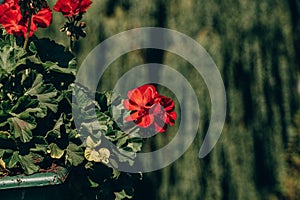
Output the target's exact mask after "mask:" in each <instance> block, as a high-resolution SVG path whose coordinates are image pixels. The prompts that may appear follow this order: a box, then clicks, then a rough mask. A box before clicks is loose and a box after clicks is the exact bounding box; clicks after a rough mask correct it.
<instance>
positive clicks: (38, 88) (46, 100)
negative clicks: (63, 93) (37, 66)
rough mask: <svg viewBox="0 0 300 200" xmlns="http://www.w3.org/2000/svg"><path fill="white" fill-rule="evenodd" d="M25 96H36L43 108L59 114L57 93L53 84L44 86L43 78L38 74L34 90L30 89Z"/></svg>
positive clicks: (33, 86)
mask: <svg viewBox="0 0 300 200" xmlns="http://www.w3.org/2000/svg"><path fill="white" fill-rule="evenodd" d="M25 94H27V95H31V96H36V97H37V98H38V100H39V102H40V104H41V106H46V107H47V108H49V109H50V110H52V111H53V112H57V107H58V104H57V100H56V99H55V97H56V96H57V91H56V89H55V87H54V86H53V85H52V84H44V81H43V76H42V75H41V74H38V75H37V77H36V79H35V81H34V82H33V85H32V88H30V89H29V90H28V91H27V92H26V93H25Z"/></svg>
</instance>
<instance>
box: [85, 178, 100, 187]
mask: <svg viewBox="0 0 300 200" xmlns="http://www.w3.org/2000/svg"><path fill="white" fill-rule="evenodd" d="M88 180H89V182H90V187H91V188H97V187H99V186H100V185H99V183H97V182H95V181H93V180H92V179H91V178H90V177H88Z"/></svg>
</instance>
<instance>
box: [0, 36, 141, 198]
mask: <svg viewBox="0 0 300 200" xmlns="http://www.w3.org/2000/svg"><path fill="white" fill-rule="evenodd" d="M17 40H18V39H17V38H16V37H14V36H12V35H8V34H6V33H5V32H4V31H3V33H2V34H1V37H0V176H7V175H16V174H23V173H24V174H27V175H30V174H33V173H37V172H44V171H51V170H55V168H56V166H64V167H67V168H70V167H73V168H74V169H73V170H74V171H76V170H81V173H82V174H84V175H85V176H84V177H81V179H85V180H86V182H89V183H90V184H91V186H92V187H93V189H92V191H93V192H92V193H91V194H92V195H94V197H95V195H97V196H99V197H103V198H106V197H107V198H108V197H109V199H111V198H110V197H115V198H116V199H122V198H125V197H128V198H129V197H131V195H132V183H131V184H129V183H128V181H130V179H128V178H130V177H131V176H132V175H130V174H127V173H121V172H118V171H117V170H115V169H114V168H112V167H113V166H114V167H117V166H116V165H117V163H119V162H129V163H130V164H132V158H133V156H134V155H135V154H134V153H135V152H137V151H139V150H140V149H141V145H142V140H141V139H140V138H139V137H138V136H137V135H136V134H134V130H135V131H136V132H137V131H138V129H134V130H132V131H131V132H130V133H131V134H130V135H129V134H128V133H125V132H124V131H121V130H120V129H119V128H118V126H117V125H116V122H115V119H114V118H113V117H112V113H111V106H112V104H114V105H115V106H118V105H122V100H121V99H118V98H117V99H114V100H112V99H111V98H112V94H111V93H110V92H104V93H96V101H93V100H92V99H91V95H90V93H91V92H89V91H87V90H86V89H85V88H84V87H82V86H79V85H76V86H75V84H74V80H75V75H76V60H75V57H74V56H73V55H72V54H71V53H70V52H69V51H66V50H65V48H64V47H63V46H61V45H59V44H57V43H55V42H54V41H51V40H49V39H38V38H33V39H32V40H31V42H30V43H29V46H28V50H24V49H23V48H21V47H20V46H19V45H18V41H17ZM49 49H51V51H49ZM73 92H74V94H75V97H76V98H75V99H76V101H75V103H74V104H73V103H72V93H73ZM82 101H84V102H87V103H86V106H84V107H80V108H79V107H78V109H83V110H84V111H85V112H90V111H89V108H90V106H94V107H96V112H97V117H98V118H97V120H90V119H84V123H82V124H81V125H80V127H76V126H75V124H74V118H73V115H72V106H73V107H74V108H75V109H77V108H76V102H78V103H81V105H83V104H82ZM94 123H99V124H100V126H101V134H99V130H95V129H94V128H93V127H94V126H93V124H94ZM77 128H78V129H77ZM132 135H133V136H132ZM103 137H106V138H107V139H109V140H110V141H112V142H113V143H115V144H116V145H117V146H118V147H120V148H122V149H125V150H127V152H128V155H130V156H128V155H126V156H124V155H123V156H122V155H121V154H119V152H110V151H109V150H108V147H106V148H105V147H102V146H101V138H103ZM125 158H126V159H125ZM105 164H108V165H105ZM124 177H126V178H125V179H124ZM86 187H88V186H86Z"/></svg>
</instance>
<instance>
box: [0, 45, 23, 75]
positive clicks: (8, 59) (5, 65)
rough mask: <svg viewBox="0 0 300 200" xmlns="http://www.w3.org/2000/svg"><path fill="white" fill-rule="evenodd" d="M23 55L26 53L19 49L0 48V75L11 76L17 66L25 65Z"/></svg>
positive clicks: (11, 47)
mask: <svg viewBox="0 0 300 200" xmlns="http://www.w3.org/2000/svg"><path fill="white" fill-rule="evenodd" d="M25 55H26V51H25V50H23V49H22V48H20V47H17V46H15V47H13V46H8V45H7V46H4V47H2V48H1V49H0V75H2V74H6V75H8V74H11V73H12V71H14V70H15V69H16V68H17V67H18V66H20V65H22V64H25V63H26V58H24V56H25ZM0 77H1V76H0Z"/></svg>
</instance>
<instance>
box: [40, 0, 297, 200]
mask: <svg viewBox="0 0 300 200" xmlns="http://www.w3.org/2000/svg"><path fill="white" fill-rule="evenodd" d="M49 4H50V5H53V4H54V1H52V2H51V1H50V2H49ZM84 21H86V22H87V28H86V31H87V37H86V38H85V39H80V40H79V41H78V42H75V54H76V55H77V57H78V62H79V66H80V63H81V62H82V61H83V59H84V58H85V57H86V56H87V55H88V53H89V52H90V51H91V50H92V49H93V48H94V47H96V46H97V45H98V44H99V43H100V42H102V41H103V40H105V39H106V38H108V37H110V36H113V35H115V34H117V33H119V32H122V31H126V30H128V29H132V28H137V27H144V26H157V27H165V28H170V29H173V30H176V31H180V32H182V33H184V34H186V35H188V36H190V37H191V38H193V39H194V40H196V41H197V42H199V43H200V44H201V45H202V46H203V47H204V48H205V49H206V50H207V51H208V52H209V54H210V55H211V57H212V58H213V60H214V61H215V63H216V64H217V66H218V68H219V70H220V72H221V74H222V78H223V80H224V84H225V87H226V93H227V100H228V104H227V106H228V107H227V109H228V113H227V118H226V124H225V127H224V130H223V133H222V135H221V138H220V140H219V141H218V143H217V145H216V146H215V147H214V149H213V151H212V152H211V153H210V154H209V155H208V156H207V157H205V158H204V159H199V158H198V151H199V148H200V145H201V143H202V141H203V137H204V135H205V133H206V130H207V126H208V124H209V118H210V109H211V107H210V97H209V94H208V91H207V87H206V85H205V84H204V82H203V80H202V78H201V76H200V75H199V74H198V73H197V72H196V71H195V70H194V69H193V67H192V66H191V65H190V64H189V63H187V62H186V61H184V60H183V59H182V58H180V57H178V56H175V55H173V54H170V53H167V52H163V51H158V50H151V49H148V50H143V51H134V52H131V53H129V54H127V55H124V56H122V57H120V58H119V59H118V60H116V61H115V62H114V63H113V64H112V66H111V67H110V68H109V70H108V71H107V72H106V73H105V76H104V78H103V79H102V80H101V82H100V84H99V89H100V90H105V89H111V88H112V87H113V86H114V84H115V83H116V81H117V80H118V79H119V78H120V77H121V76H122V75H123V74H124V73H125V72H126V71H128V70H129V69H131V68H133V67H135V66H137V65H140V64H143V63H149V62H157V63H163V64H167V65H169V66H172V67H173V68H174V69H176V70H178V71H179V72H180V73H181V74H183V75H184V76H185V77H186V79H187V80H189V81H190V83H191V85H192V86H193V87H194V90H195V92H196V94H197V97H198V100H199V104H200V110H201V122H200V124H199V131H198V134H197V138H196V140H195V141H194V143H193V144H192V145H191V146H190V148H189V149H188V151H187V152H186V153H185V154H184V155H183V156H182V157H181V158H180V159H179V160H177V161H176V162H175V163H173V164H171V165H170V166H168V167H166V168H164V169H162V170H159V171H155V172H151V173H146V174H145V175H144V179H143V180H142V181H141V182H139V183H137V185H136V196H135V199H158V200H166V199H168V200H169V199H170V200H182V199H189V200H199V199H201V200H202V199H203V200H233V199H236V200H247V199H249V200H256V199H262V200H265V199H266V200H277V199H278V200H281V199H300V156H299V155H300V147H299V144H300V143H299V142H300V139H299V138H300V136H299V135H300V132H299V127H298V128H297V124H298V125H299V124H300V117H297V111H298V109H299V90H300V89H299V83H298V80H299V70H300V1H299V0H252V1H246V0H222V1H221V0H184V1H180V0H164V1H163V0H143V1H141V0H94V1H93V4H92V5H91V8H90V9H89V10H88V12H87V13H86V14H85V15H84ZM63 23H64V18H63V16H62V15H61V14H60V13H56V12H55V13H54V23H53V24H52V25H51V26H50V27H49V28H48V29H46V30H43V31H41V30H40V31H38V33H37V35H38V36H40V37H43V36H46V37H48V36H49V35H50V37H51V38H52V39H54V40H56V41H57V42H59V43H62V44H64V45H68V39H67V37H66V35H65V33H61V32H59V28H60V27H62V26H63ZM120 45H121V44H120ZM157 75H159V72H157ZM178 87H180V85H178ZM161 92H162V93H163V94H164V95H168V94H167V93H168V91H167V90H164V88H161ZM183 92H184V91H183ZM169 95H172V94H169ZM189 106H193V105H189ZM178 109H179V106H177V111H178ZM192 114H193V113H191V121H192V120H193V119H192ZM177 126H178V123H177ZM175 131H176V127H171V128H170V129H169V130H168V132H167V133H163V134H159V135H157V136H156V137H155V138H153V139H149V140H147V141H146V144H145V147H144V151H150V150H155V149H158V148H159V147H162V146H164V145H165V144H166V143H167V142H169V141H170V140H171V139H172V137H173V135H174V132H175Z"/></svg>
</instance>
